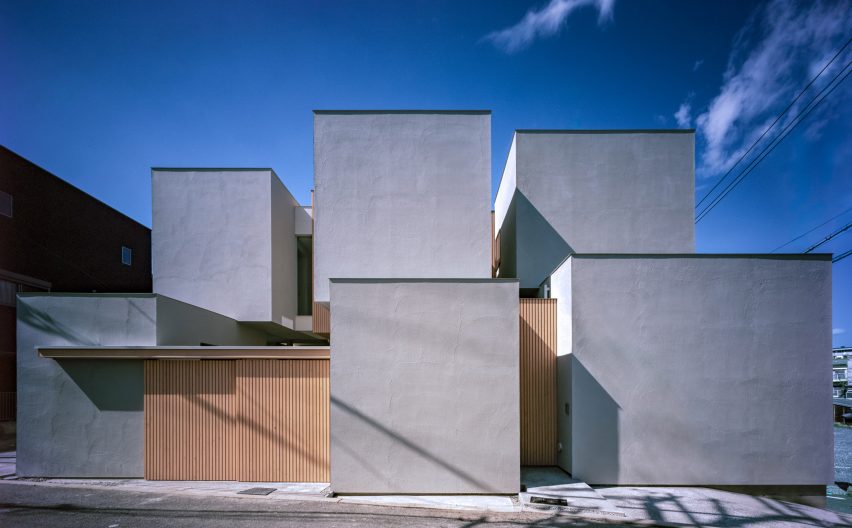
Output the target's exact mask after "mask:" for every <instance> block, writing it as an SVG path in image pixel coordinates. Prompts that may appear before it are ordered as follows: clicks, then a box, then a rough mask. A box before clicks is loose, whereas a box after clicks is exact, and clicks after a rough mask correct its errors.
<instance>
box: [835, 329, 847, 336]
mask: <svg viewBox="0 0 852 528" xmlns="http://www.w3.org/2000/svg"><path fill="white" fill-rule="evenodd" d="M845 333H846V330H844V329H843V328H832V329H831V335H840V334H845Z"/></svg>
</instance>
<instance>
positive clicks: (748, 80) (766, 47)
mask: <svg viewBox="0 0 852 528" xmlns="http://www.w3.org/2000/svg"><path fill="white" fill-rule="evenodd" d="M850 34H852V10H850V9H848V4H846V3H845V2H842V1H840V2H833V1H818V2H813V3H804V4H798V3H796V2H794V1H792V0H771V1H769V2H768V3H766V4H765V5H764V6H762V7H761V8H759V9H758V10H757V11H756V12H755V13H754V14H753V15H752V16H751V17H750V19H749V21H748V22H747V23H746V25H745V27H744V28H743V29H742V30H741V31H740V32H739V34H738V35H737V37H736V39H735V41H734V45H733V50H732V52H731V55H730V57H729V60H728V67H727V69H726V71H725V74H724V76H723V82H722V85H721V87H720V89H719V93H718V94H717V95H716V96H715V97H714V98H713V99H712V100H711V101H710V103H709V105H708V106H707V108H706V110H705V111H704V112H702V113H700V114H699V115H698V116H697V117H696V120H695V123H696V128H697V129H698V131H699V133H700V136H701V138H702V140H703V141H704V149H703V154H702V156H701V159H700V163H699V167H698V172H699V174H700V175H703V176H712V175H714V174H718V173H721V172H724V171H725V170H727V169H728V168H730V166H731V164H733V162H734V161H735V160H736V159H737V158H739V156H740V155H742V153H743V152H744V151H745V149H747V148H748V146H749V145H750V144H751V143H752V142H753V141H754V140H755V139H756V138H757V137H758V136H759V134H760V133H762V132H763V130H764V129H765V128H766V127H767V126H769V124H770V123H771V122H772V120H773V119H774V118H775V116H776V115H777V113H778V112H780V111H781V110H782V109H783V108H784V106H786V104H787V103H788V102H789V101H790V100H792V99H793V97H794V96H795V94H796V93H797V92H798V91H799V90H800V89H801V88H802V87H803V86H804V85H805V84H806V82H807V80H808V79H810V78H811V77H813V76H814V75H815V74H816V73H817V72H818V71H819V70H820V69H821V68H822V67H823V66H824V65H825V64H826V63H827V62H828V61H829V60H830V58H831V57H832V56H833V55H834V53H835V52H836V50H837V49H838V48H839V46H842V45H843V43H844V42H845V41H846V39H847V38H848V37H849V35H850ZM847 51H848V50H847ZM848 60H849V58H848V57H847V56H846V55H844V57H838V59H837V61H835V63H834V64H832V66H831V67H830V68H829V69H828V70H826V72H825V73H824V74H823V76H822V77H821V78H820V82H818V83H817V84H815V85H814V87H813V88H812V89H811V90H812V92H811V95H810V96H807V95H806V96H804V97H802V99H800V100H799V101H798V103H797V105H796V106H795V107H794V108H792V109H791V110H790V112H789V113H788V114H787V116H786V118H785V119H788V120H789V119H792V117H793V116H795V115H796V112H797V111H798V110H799V109H800V108H801V107H803V106H804V105H805V104H807V102H808V101H809V100H810V98H811V97H812V96H813V94H816V93H817V91H818V90H819V89H820V88H821V87H822V86H824V85H825V83H826V82H827V81H828V80H829V79H830V78H831V77H832V75H833V74H834V73H836V72H837V71H838V69H839V68H842V67H843V64H845V63H846V62H847V61H848ZM837 95H838V96H839V95H840V94H837ZM686 103H687V104H688V103H689V101H687V102H686ZM821 106H827V105H821ZM681 109H683V105H681ZM679 111H680V110H679ZM820 112H822V117H823V118H825V119H828V118H829V117H830V116H831V112H830V111H829V112H827V111H826V110H825V108H824V107H821V108H820V111H815V112H814V114H811V116H810V117H809V119H810V120H814V119H820ZM684 115H686V114H684ZM787 122H789V121H781V122H779V123H778V124H777V125H775V126H776V129H773V130H778V131H780V130H781V129H783V127H784V126H785V125H786V124H787Z"/></svg>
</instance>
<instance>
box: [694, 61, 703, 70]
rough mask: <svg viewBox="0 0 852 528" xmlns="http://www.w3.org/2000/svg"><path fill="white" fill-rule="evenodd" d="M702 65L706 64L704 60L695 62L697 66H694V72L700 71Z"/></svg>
mask: <svg viewBox="0 0 852 528" xmlns="http://www.w3.org/2000/svg"><path fill="white" fill-rule="evenodd" d="M702 64H704V59H700V60H697V61H695V64H693V65H692V71H698V68H700V67H701V65H702Z"/></svg>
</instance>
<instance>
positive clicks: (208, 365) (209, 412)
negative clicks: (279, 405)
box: [144, 360, 239, 480]
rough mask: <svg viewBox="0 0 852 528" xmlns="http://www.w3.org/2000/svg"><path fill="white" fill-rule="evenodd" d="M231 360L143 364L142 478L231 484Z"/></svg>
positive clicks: (234, 410) (235, 465) (234, 457)
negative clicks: (221, 481)
mask: <svg viewBox="0 0 852 528" xmlns="http://www.w3.org/2000/svg"><path fill="white" fill-rule="evenodd" d="M235 389H236V362H234V361H171V360H169V361H145V397H144V402H145V403H144V405H145V411H144V414H145V478H146V479H150V480H237V479H238V477H239V438H238V433H239V428H238V427H237V418H238V413H239V409H238V402H237V398H236V390H235Z"/></svg>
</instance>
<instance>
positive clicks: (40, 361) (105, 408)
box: [17, 294, 156, 478]
mask: <svg viewBox="0 0 852 528" xmlns="http://www.w3.org/2000/svg"><path fill="white" fill-rule="evenodd" d="M17 313H18V423H17V436H18V438H17V457H18V458H17V473H18V475H19V476H39V477H122V478H130V477H141V476H142V472H143V466H142V456H143V418H142V395H143V386H142V383H143V372H142V361H136V360H122V361H112V360H63V361H61V362H57V361H55V360H53V359H45V358H41V357H38V354H37V352H36V350H35V347H36V346H62V345H69V346H84V345H85V346H99V345H134V346H146V345H155V344H156V328H155V321H156V302H155V298H154V296H153V295H150V294H149V295H144V294H140V295H133V296H130V295H124V296H122V295H106V294H100V295H68V294H39V295H21V296H19V297H18V311H17Z"/></svg>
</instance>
